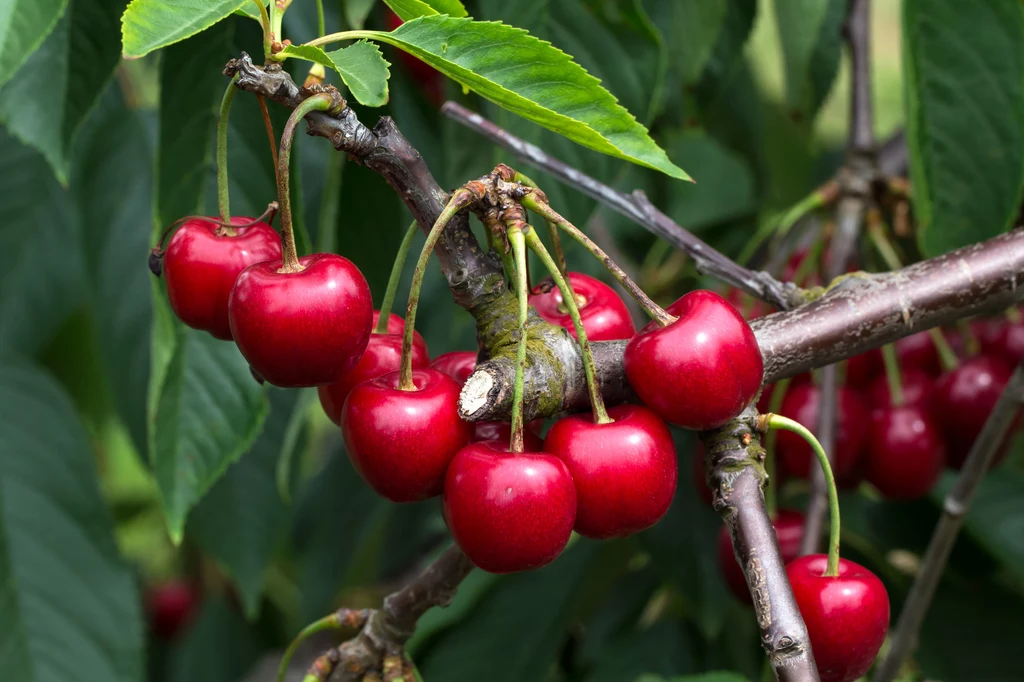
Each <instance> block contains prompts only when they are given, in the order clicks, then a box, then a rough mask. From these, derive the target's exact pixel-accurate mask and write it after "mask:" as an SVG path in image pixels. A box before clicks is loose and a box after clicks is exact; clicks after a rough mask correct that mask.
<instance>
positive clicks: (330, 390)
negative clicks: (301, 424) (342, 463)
mask: <svg viewBox="0 0 1024 682" xmlns="http://www.w3.org/2000/svg"><path fill="white" fill-rule="evenodd" d="M401 363H402V337H401V336H398V335H395V334H370V342H369V343H368V344H367V345H366V350H365V351H364V352H363V357H361V358H359V362H358V363H356V366H355V367H353V368H352V369H351V370H350V371H348V372H346V373H345V374H343V375H342V376H341V378H340V379H338V380H336V381H334V382H333V383H330V384H326V385H324V386H320V387H319V388H318V389H317V394H318V395H319V396H320V406H321V407H323V408H324V413H325V414H326V415H327V416H328V417H330V419H331V421H332V422H334V423H335V424H338V425H339V426H340V425H341V408H342V406H343V405H344V404H345V398H347V397H348V394H349V393H350V392H351V391H352V389H353V388H355V387H356V386H358V385H359V384H361V383H363V382H364V381H370V380H371V379H376V378H377V377H380V376H384V375H385V374H388V373H389V372H397V371H398V369H399V366H400V365H401ZM429 363H430V358H429V357H428V356H427V352H426V350H425V346H423V345H420V344H418V343H416V342H415V341H413V344H412V367H413V369H420V368H422V367H426V366H427V365H428V364H429Z"/></svg>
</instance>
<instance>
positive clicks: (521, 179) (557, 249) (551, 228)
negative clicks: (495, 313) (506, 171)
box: [513, 171, 569, 277]
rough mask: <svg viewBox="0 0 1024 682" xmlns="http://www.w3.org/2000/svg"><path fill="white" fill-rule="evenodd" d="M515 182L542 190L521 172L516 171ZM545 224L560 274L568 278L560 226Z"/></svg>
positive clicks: (551, 223) (548, 221)
mask: <svg viewBox="0 0 1024 682" xmlns="http://www.w3.org/2000/svg"><path fill="white" fill-rule="evenodd" d="M513 181H514V182H518V183H521V184H523V185H526V186H527V187H533V188H534V189H540V188H539V187H538V186H537V183H536V182H534V181H533V180H531V179H530V177H529V176H528V175H526V174H525V173H520V172H519V171H516V174H515V176H514V177H513ZM544 222H545V223H547V226H548V237H550V239H551V250H552V251H553V252H554V260H555V263H556V264H557V265H558V272H560V273H561V274H562V277H568V276H569V272H568V266H567V265H566V261H565V251H564V250H563V249H562V235H561V234H560V233H559V232H558V225H557V224H555V223H553V222H551V221H550V220H545V221H544ZM527 243H529V238H527Z"/></svg>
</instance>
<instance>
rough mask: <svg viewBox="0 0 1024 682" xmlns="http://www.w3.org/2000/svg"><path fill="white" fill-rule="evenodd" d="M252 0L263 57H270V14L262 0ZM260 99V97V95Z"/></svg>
mask: <svg viewBox="0 0 1024 682" xmlns="http://www.w3.org/2000/svg"><path fill="white" fill-rule="evenodd" d="M252 1H253V2H255V3H256V6H257V7H259V8H260V26H262V27H263V58H264V59H267V58H268V57H270V44H271V43H272V42H273V41H272V40H271V37H270V16H269V15H268V14H267V8H266V6H265V5H264V4H263V0H252ZM260 99H262V96H261V97H260ZM275 148H276V146H275Z"/></svg>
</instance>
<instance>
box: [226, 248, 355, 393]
mask: <svg viewBox="0 0 1024 682" xmlns="http://www.w3.org/2000/svg"><path fill="white" fill-rule="evenodd" d="M299 264H300V265H301V266H302V270H299V271H297V272H283V271H282V269H281V268H282V264H281V261H279V260H278V261H268V262H266V263H258V264H256V265H252V266H249V267H248V268H246V269H245V270H244V271H243V272H242V274H241V275H239V276H238V280H237V281H236V282H235V288H234V289H232V290H231V299H230V301H229V302H228V315H229V319H230V320H231V335H232V336H233V337H234V339H235V343H236V344H238V350H240V351H242V355H243V356H244V357H245V359H246V360H248V361H249V364H250V365H251V366H252V368H253V369H254V370H255V371H256V372H257V373H258V374H259V375H260V376H262V377H263V378H264V379H265V380H267V381H268V382H270V383H271V384H274V385H275V386H281V387H283V388H298V387H301V386H319V385H321V384H329V383H331V382H333V381H335V380H336V379H338V378H339V377H341V376H342V375H343V374H345V373H346V372H348V371H350V370H351V369H352V368H353V367H355V365H356V363H357V362H359V358H360V357H361V356H362V354H363V351H364V350H366V344H367V343H368V341H369V339H370V324H371V317H372V315H373V304H372V303H371V301H370V287H369V285H367V284H366V279H365V278H364V277H363V273H361V272H359V269H358V268H357V267H356V266H355V265H354V264H353V263H352V261H350V260H348V259H347V258H344V257H342V256H339V255H336V254H333V253H315V254H312V255H309V256H303V257H302V258H300V259H299Z"/></svg>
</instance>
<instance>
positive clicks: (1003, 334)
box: [978, 319, 1024, 367]
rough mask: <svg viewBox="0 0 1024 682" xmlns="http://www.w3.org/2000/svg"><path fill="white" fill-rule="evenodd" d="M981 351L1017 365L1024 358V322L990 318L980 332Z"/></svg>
mask: <svg viewBox="0 0 1024 682" xmlns="http://www.w3.org/2000/svg"><path fill="white" fill-rule="evenodd" d="M978 341H979V342H980V343H981V352H982V353H984V354H985V355H992V356H995V357H998V358H1000V359H1001V360H1002V361H1003V362H1005V363H1006V364H1008V365H1009V366H1011V367H1016V366H1017V365H1018V364H1020V361H1021V359H1022V358H1024V322H1009V321H1007V320H1002V319H995V320H988V321H987V323H986V324H985V325H984V326H983V327H981V331H980V333H978Z"/></svg>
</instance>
